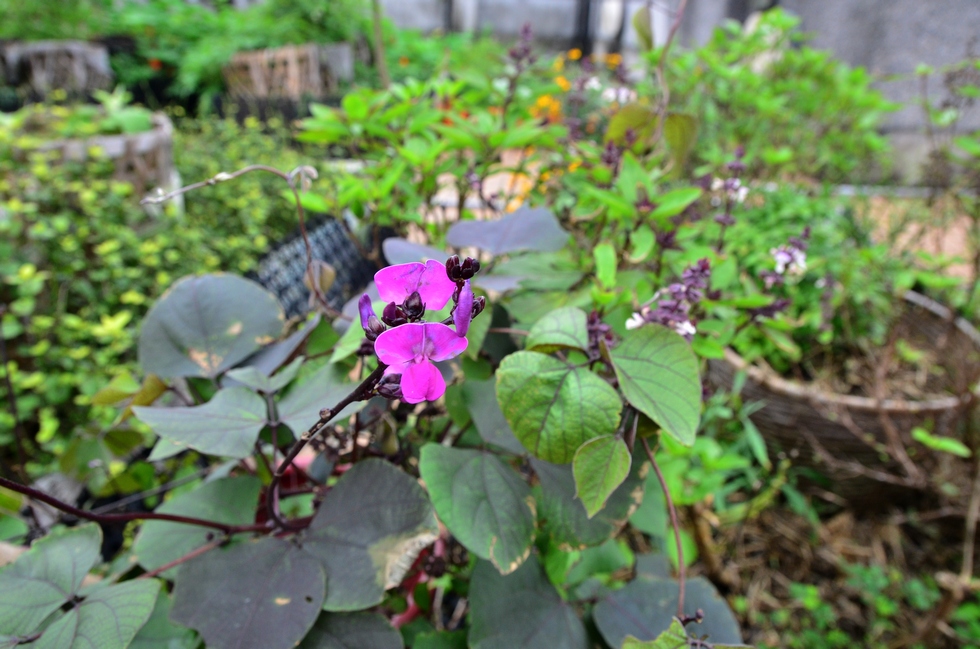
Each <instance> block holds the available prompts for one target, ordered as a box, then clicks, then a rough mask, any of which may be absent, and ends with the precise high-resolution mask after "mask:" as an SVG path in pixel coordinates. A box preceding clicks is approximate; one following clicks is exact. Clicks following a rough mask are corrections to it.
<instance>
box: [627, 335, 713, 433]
mask: <svg viewBox="0 0 980 649" xmlns="http://www.w3.org/2000/svg"><path fill="white" fill-rule="evenodd" d="M610 356H611V357H612V362H613V368H614V369H615V370H616V377H617V378H618V379H619V387H620V389H621V390H622V391H623V395H624V396H625V397H626V399H627V400H629V402H630V404H631V405H632V406H633V407H634V408H636V409H637V410H639V411H640V412H642V413H643V414H645V415H646V416H647V417H649V418H650V419H652V420H653V421H655V422H656V423H657V424H658V425H659V426H660V427H661V428H662V429H663V430H664V432H666V433H667V434H668V435H670V436H671V437H673V438H674V439H676V440H677V441H678V442H680V443H681V444H683V445H685V446H690V445H691V444H693V443H694V436H695V435H696V434H697V430H698V420H699V419H700V416H701V379H700V377H699V376H698V359H697V356H695V354H694V351H693V350H692V349H691V346H690V345H689V344H688V342H687V341H686V340H684V337H683V336H681V335H680V334H678V333H676V332H674V331H671V330H670V329H667V328H666V327H661V326H660V325H654V324H651V325H646V326H644V327H640V328H639V329H635V330H633V331H630V332H628V333H627V335H626V337H625V338H624V339H623V341H622V342H621V343H620V344H619V345H617V346H616V347H614V348H613V349H612V351H611V352H610Z"/></svg>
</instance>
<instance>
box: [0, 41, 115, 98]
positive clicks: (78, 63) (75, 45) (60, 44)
mask: <svg viewBox="0 0 980 649" xmlns="http://www.w3.org/2000/svg"><path fill="white" fill-rule="evenodd" d="M0 59H2V63H3V66H2V67H3V68H4V70H5V71H6V76H7V81H8V83H9V84H10V85H12V86H26V87H27V88H28V90H29V91H30V92H31V93H32V94H33V95H35V96H36V97H46V96H47V94H48V93H49V92H50V91H52V90H55V89H59V90H65V91H67V92H69V93H71V94H89V93H91V92H92V91H93V90H105V89H107V88H109V87H111V86H112V68H111V67H109V51H108V50H107V49H106V47H105V45H101V44H99V43H86V42H84V41H34V42H30V43H22V42H17V41H10V42H6V43H4V44H3V45H2V47H0Z"/></svg>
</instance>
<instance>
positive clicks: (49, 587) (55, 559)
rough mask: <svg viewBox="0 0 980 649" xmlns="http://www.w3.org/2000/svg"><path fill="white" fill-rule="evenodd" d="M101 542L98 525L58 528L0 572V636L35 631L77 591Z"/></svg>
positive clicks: (95, 560) (97, 558)
mask: <svg viewBox="0 0 980 649" xmlns="http://www.w3.org/2000/svg"><path fill="white" fill-rule="evenodd" d="M101 546H102V530H100V529H99V526H98V525H95V524H89V525H82V526H80V527H76V528H71V529H67V528H66V529H61V530H56V531H55V532H52V533H51V534H49V535H48V536H45V537H44V538H41V539H38V540H37V541H35V542H34V544H33V545H32V546H31V549H30V550H28V551H27V552H25V553H24V554H23V555H21V556H20V557H18V558H17V560H16V561H14V562H13V563H12V564H10V565H9V566H7V567H5V568H4V569H3V570H2V571H0V635H10V636H26V635H28V634H31V633H33V632H35V631H36V630H37V627H38V625H40V624H41V622H43V621H44V620H45V619H46V618H47V617H48V616H49V615H51V613H54V612H55V611H57V610H58V609H59V608H60V607H61V606H62V605H63V604H64V603H65V602H67V601H69V600H70V599H71V598H72V596H74V595H75V593H76V592H78V589H79V588H80V587H81V585H82V580H83V579H84V578H85V575H87V574H88V571H89V570H91V568H92V566H94V565H95V564H96V562H98V560H99V548H100V547H101Z"/></svg>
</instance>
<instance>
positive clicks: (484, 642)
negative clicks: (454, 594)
mask: <svg viewBox="0 0 980 649" xmlns="http://www.w3.org/2000/svg"><path fill="white" fill-rule="evenodd" d="M470 607H471V608H470V634H469V642H470V649H541V648H542V647H548V649H588V647H590V646H591V645H590V643H589V641H588V637H587V635H586V632H585V625H583V624H582V621H581V620H580V619H579V618H578V615H577V614H576V612H575V609H573V608H572V606H571V605H570V604H568V603H567V602H564V601H562V599H561V597H559V595H558V592H557V591H556V590H555V587H554V586H552V585H551V583H550V582H549V581H548V578H547V576H545V573H544V570H542V568H541V564H540V563H538V560H537V558H536V557H533V556H532V557H530V558H528V560H527V561H525V562H524V564H523V565H522V566H521V567H520V568H518V569H517V570H516V571H515V572H513V573H511V574H509V575H506V576H505V575H501V574H500V573H499V572H497V569H496V568H494V567H493V566H492V565H491V564H490V563H489V562H487V561H480V562H478V563H477V564H476V568H474V569H473V579H472V581H471V582H470Z"/></svg>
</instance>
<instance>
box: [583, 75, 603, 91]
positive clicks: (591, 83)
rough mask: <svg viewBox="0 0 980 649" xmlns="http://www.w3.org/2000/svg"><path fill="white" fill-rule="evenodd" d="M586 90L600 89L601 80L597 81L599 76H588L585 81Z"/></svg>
mask: <svg viewBox="0 0 980 649" xmlns="http://www.w3.org/2000/svg"><path fill="white" fill-rule="evenodd" d="M585 89H586V90H602V82H601V81H599V77H589V78H588V79H587V80H586V81H585Z"/></svg>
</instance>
